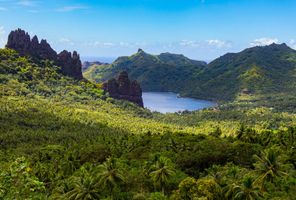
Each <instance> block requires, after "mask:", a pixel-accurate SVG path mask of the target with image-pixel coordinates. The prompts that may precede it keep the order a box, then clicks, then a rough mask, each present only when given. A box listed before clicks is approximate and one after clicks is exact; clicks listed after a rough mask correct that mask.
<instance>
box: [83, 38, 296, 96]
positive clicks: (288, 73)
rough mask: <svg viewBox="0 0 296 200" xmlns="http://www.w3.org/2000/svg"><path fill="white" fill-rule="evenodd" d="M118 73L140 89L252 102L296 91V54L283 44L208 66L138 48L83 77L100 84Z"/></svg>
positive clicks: (232, 55) (252, 49)
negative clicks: (126, 72) (128, 78)
mask: <svg viewBox="0 0 296 200" xmlns="http://www.w3.org/2000/svg"><path fill="white" fill-rule="evenodd" d="M169 58H170V59H169ZM167 60H168V61H170V62H166V61H167ZM182 64H183V65H182ZM151 65H154V66H153V67H151ZM120 69H121V70H126V71H128V72H129V74H130V76H131V77H132V78H133V79H135V80H137V81H138V82H139V83H140V84H141V85H143V87H142V88H143V91H158V92H162V91H163V92H166V91H171V92H176V93H180V94H181V95H182V96H188V97H194V98H201V99H208V100H215V101H234V100H242V99H246V98H249V99H251V100H252V101H253V100H260V99H261V98H262V97H264V98H266V97H268V96H270V95H276V93H277V92H278V93H281V94H290V93H294V92H296V91H295V88H294V87H293V86H295V84H296V80H295V75H294V74H295V72H294V70H295V69H296V51H295V50H294V49H292V48H290V47H289V46H287V45H286V44H285V43H283V44H271V45H268V46H256V47H250V48H247V49H245V50H243V51H241V52H238V53H227V54H225V55H223V56H220V57H219V58H217V59H215V60H213V61H212V62H210V63H208V64H206V63H205V62H202V61H194V60H191V59H188V58H186V57H185V56H183V55H178V54H170V53H163V54H159V55H156V56H154V55H150V54H148V53H146V52H144V51H143V50H142V49H139V50H138V52H137V53H136V54H133V55H131V56H124V57H119V58H118V59H116V61H115V62H114V63H112V64H110V65H105V66H99V67H98V66H93V67H90V69H89V70H88V71H87V72H86V73H85V76H86V78H89V79H90V80H93V81H96V82H100V81H103V80H104V79H105V78H107V77H108V78H109V77H112V76H113V73H115V72H117V71H119V70H120ZM149 84H150V86H149ZM168 85H169V86H168Z"/></svg>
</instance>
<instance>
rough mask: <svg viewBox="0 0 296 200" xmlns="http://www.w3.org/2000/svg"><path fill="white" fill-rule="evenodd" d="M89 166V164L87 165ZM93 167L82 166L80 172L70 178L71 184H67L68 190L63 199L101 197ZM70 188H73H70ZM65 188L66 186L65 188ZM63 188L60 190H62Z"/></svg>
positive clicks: (76, 199)
mask: <svg viewBox="0 0 296 200" xmlns="http://www.w3.org/2000/svg"><path fill="white" fill-rule="evenodd" d="M86 167H89V166H86ZM91 171H92V170H91V169H86V168H85V167H82V168H81V169H80V172H79V174H77V176H74V177H72V178H70V179H69V181H70V183H69V184H70V186H69V185H68V184H66V185H65V186H67V188H66V189H67V190H68V192H66V193H65V194H64V195H62V196H61V199H69V200H72V199H73V200H74V199H75V200H92V199H99V188H100V185H99V182H98V180H97V178H96V177H95V176H93V175H92V172H91ZM69 188H71V189H70V190H69ZM63 190H65V188H63ZM63 190H60V191H61V192H62V191H63Z"/></svg>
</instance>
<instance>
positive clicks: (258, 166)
mask: <svg viewBox="0 0 296 200" xmlns="http://www.w3.org/2000/svg"><path fill="white" fill-rule="evenodd" d="M255 159H256V160H257V162H256V163H255V164H254V166H255V170H256V172H257V173H258V174H259V177H258V178H257V180H256V183H259V184H261V186H262V187H261V189H262V188H263V185H264V183H265V181H271V182H273V180H274V179H275V178H276V177H279V176H286V175H287V173H285V171H284V170H285V168H286V167H287V166H286V165H284V164H282V163H281V162H280V155H279V151H277V150H276V149H275V148H271V149H268V150H266V151H264V152H263V153H262V155H261V156H260V157H259V156H257V155H255Z"/></svg>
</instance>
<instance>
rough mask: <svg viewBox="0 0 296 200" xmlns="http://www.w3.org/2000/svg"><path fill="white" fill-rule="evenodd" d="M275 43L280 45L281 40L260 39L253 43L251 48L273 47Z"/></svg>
mask: <svg viewBox="0 0 296 200" xmlns="http://www.w3.org/2000/svg"><path fill="white" fill-rule="evenodd" d="M273 43H279V39H277V38H266V37H264V38H259V39H255V40H254V41H253V42H251V43H250V45H251V46H266V45H271V44H273Z"/></svg>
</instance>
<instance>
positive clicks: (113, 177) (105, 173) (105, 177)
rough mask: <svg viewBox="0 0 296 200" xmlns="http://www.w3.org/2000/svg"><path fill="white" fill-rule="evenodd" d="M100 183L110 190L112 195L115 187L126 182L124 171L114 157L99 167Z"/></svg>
mask: <svg viewBox="0 0 296 200" xmlns="http://www.w3.org/2000/svg"><path fill="white" fill-rule="evenodd" d="M99 170H100V172H99V175H98V177H99V183H100V185H102V186H103V187H105V188H108V189H109V190H110V195H111V196H112V191H113V189H114V188H115V187H116V186H117V185H118V184H119V183H120V182H124V176H123V172H122V171H121V170H120V169H119V167H118V166H117V162H116V160H115V159H114V158H108V159H107V160H106V161H105V162H104V163H103V164H102V165H100V167H99Z"/></svg>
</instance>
